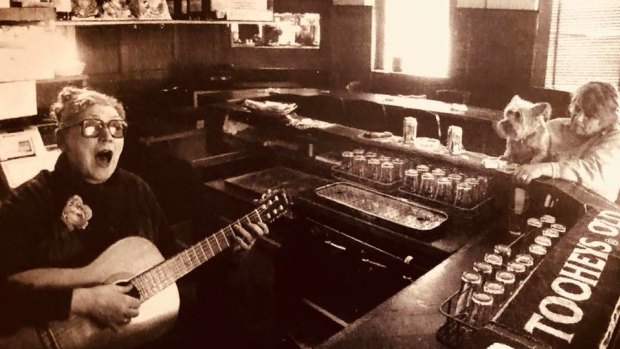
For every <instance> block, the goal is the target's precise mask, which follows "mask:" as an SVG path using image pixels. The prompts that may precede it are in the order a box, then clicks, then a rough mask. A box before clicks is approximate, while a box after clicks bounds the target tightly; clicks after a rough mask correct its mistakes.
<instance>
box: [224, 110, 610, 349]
mask: <svg viewBox="0 0 620 349" xmlns="http://www.w3.org/2000/svg"><path fill="white" fill-rule="evenodd" d="M213 107H214V108H215V109H216V110H219V111H220V112H223V113H224V114H226V115H227V116H228V117H230V118H232V119H236V120H240V121H242V122H244V123H247V124H249V125H255V126H256V125H261V124H265V121H266V120H267V124H269V125H270V126H269V127H268V128H269V129H270V130H269V131H266V129H263V131H265V132H264V133H263V132H260V133H259V135H257V134H254V135H253V136H252V137H250V138H253V137H258V138H259V139H258V140H257V139H253V141H254V142H256V141H258V142H262V145H263V146H265V145H266V147H267V148H269V143H268V141H269V140H270V139H272V137H274V134H277V133H278V132H279V134H284V133H286V134H288V137H286V139H290V138H295V137H299V138H298V139H303V140H304V142H305V143H304V144H307V142H313V141H314V142H319V141H320V142H328V141H334V140H346V141H350V142H354V143H356V144H361V145H364V146H368V147H374V148H377V149H385V150H389V151H397V152H399V153H404V154H411V155H412V156H424V157H428V158H430V159H436V160H440V161H445V162H448V163H451V164H454V165H458V166H463V167H466V168H469V169H474V170H476V171H480V173H486V174H490V175H492V176H494V177H495V178H496V179H497V180H498V181H499V182H500V183H502V184H501V185H502V186H504V187H506V186H508V187H511V186H512V184H511V175H510V174H509V173H507V172H505V171H499V170H496V169H487V168H485V167H484V166H483V164H482V159H484V158H485V157H487V156H486V155H484V154H479V153H475V152H468V151H465V152H464V153H463V154H462V155H458V156H453V155H450V154H447V153H446V152H445V151H437V150H433V151H429V150H428V149H419V148H416V147H413V146H411V145H406V144H402V142H401V141H400V140H399V139H398V137H395V138H394V139H390V140H385V139H380V140H376V139H369V138H365V137H364V136H363V134H364V133H365V132H364V131H362V130H359V129H354V128H350V127H346V126H342V125H338V124H333V125H329V126H328V127H322V128H304V129H296V128H294V127H291V126H287V125H285V124H284V123H282V122H280V121H275V122H272V121H274V120H269V119H266V118H265V116H260V115H255V114H253V113H251V112H249V111H248V110H247V109H246V108H244V107H243V106H241V105H240V104H238V103H220V104H216V105H214V106H213ZM271 126H273V127H271ZM258 127H259V126H257V128H258ZM282 130H285V132H284V133H282ZM236 137H243V135H236ZM261 137H264V138H261ZM286 139H285V140H284V142H287V141H286ZM302 143H303V142H302ZM297 150H299V149H297ZM277 151H281V149H277V150H276V152H277ZM302 151H303V149H302ZM310 155H311V156H312V157H314V158H313V159H311V161H312V162H315V163H317V162H318V163H320V162H322V161H324V159H321V157H320V156H319V154H316V157H315V154H310ZM323 165H324V166H325V165H326V164H323ZM529 189H530V190H533V191H547V192H551V193H553V194H554V195H557V196H559V197H561V200H562V201H563V202H565V203H570V207H572V208H571V210H567V211H565V212H562V213H563V214H564V215H565V216H567V217H569V218H567V219H568V220H573V221H571V222H566V223H568V224H567V225H568V226H569V227H572V228H569V229H568V231H567V232H566V234H565V235H563V236H562V239H561V240H560V243H558V246H559V247H558V248H555V249H554V250H551V252H550V253H549V255H547V256H546V257H545V258H544V259H543V260H542V262H541V263H540V264H539V266H538V267H537V268H536V269H534V272H533V273H532V274H531V275H530V279H529V280H528V281H527V282H525V283H524V284H523V285H522V287H521V288H519V289H518V291H517V292H516V293H515V295H514V296H513V297H512V298H511V299H510V302H507V304H506V305H505V306H504V307H503V308H502V310H501V311H500V313H499V314H498V315H497V316H496V317H495V318H494V319H493V321H491V322H490V323H489V325H487V326H485V327H484V328H483V329H481V330H479V331H477V333H474V335H473V337H472V338H473V339H472V340H471V341H469V342H467V343H466V344H467V345H466V347H472V348H487V347H489V346H491V345H492V344H493V343H502V344H504V345H509V348H510V347H513V348H551V347H553V348H556V347H557V348H584V347H595V346H596V347H601V348H605V347H617V345H616V342H617V341H616V335H615V333H616V332H617V328H616V319H617V314H618V312H619V311H620V305H618V304H620V303H618V301H619V296H620V287H618V286H619V284H618V281H617V275H618V274H617V273H615V272H616V271H618V270H620V252H619V248H618V241H617V240H616V239H617V237H616V235H617V234H618V230H619V229H620V206H618V205H616V204H614V203H611V202H609V201H607V200H605V199H603V198H601V197H599V196H597V195H595V194H593V193H590V192H589V191H587V190H585V189H583V188H581V187H579V186H578V185H576V184H573V183H568V182H565V181H560V180H552V179H541V180H537V181H535V182H534V183H532V184H531V185H530V186H529ZM567 207H568V206H567ZM491 226H493V225H491ZM596 237H599V238H600V239H601V241H600V242H599V241H596V243H597V244H598V243H600V245H596V244H595V243H594V242H593V240H594V239H595V238H596ZM510 239H511V237H510V236H509V235H508V234H507V232H506V231H498V230H497V229H495V226H493V227H492V228H491V229H485V228H484V227H480V229H479V231H478V233H477V234H473V235H471V236H467V239H466V240H464V241H463V242H462V243H460V244H459V246H458V249H455V250H453V251H447V252H448V253H450V255H449V257H447V259H445V260H444V261H443V262H441V263H440V264H438V265H436V266H435V267H434V268H432V270H430V271H428V272H427V273H425V274H424V275H422V276H421V277H420V278H418V279H417V280H415V281H414V282H413V283H411V284H410V285H408V286H407V287H405V288H404V289H402V290H401V291H400V292H398V293H397V294H395V295H394V296H392V297H391V298H389V299H387V300H386V301H385V302H383V303H382V304H380V305H379V306H377V307H376V308H375V309H373V310H371V311H370V312H368V313H366V314H365V315H363V316H362V317H361V318H359V319H357V320H356V321H354V322H353V323H351V324H349V325H348V326H347V327H346V328H344V329H343V330H342V331H340V332H338V333H336V334H335V335H333V336H332V337H331V338H329V339H328V340H327V341H325V342H323V343H322V344H321V345H320V346H319V348H448V347H450V346H447V345H445V344H443V343H441V342H440V341H438V339H437V336H436V334H437V331H438V329H439V328H440V327H441V326H442V325H443V324H444V323H445V322H446V318H445V317H444V316H443V315H442V314H441V313H440V311H439V307H440V305H441V304H442V303H443V302H444V301H445V300H447V299H448V298H449V297H450V296H451V295H453V294H454V293H455V292H456V291H458V289H459V285H460V278H461V274H462V272H463V271H465V270H470V269H471V266H472V264H473V262H475V261H479V260H482V258H483V257H484V254H485V253H487V252H489V251H492V250H493V246H494V245H495V244H498V243H502V244H507V243H509V242H510ZM588 242H590V243H592V246H595V245H596V246H598V247H600V248H599V250H601V251H604V252H605V253H606V254H605V256H604V257H600V258H599V257H596V258H598V259H595V257H593V256H592V255H590V257H589V258H591V260H590V261H591V262H592V263H594V261H595V260H596V261H599V262H600V263H599V265H598V267H600V268H601V269H600V270H599V271H602V270H603V269H602V268H605V273H601V274H600V275H599V277H598V279H597V280H596V281H597V282H596V283H595V282H594V281H593V282H592V283H593V285H592V287H591V288H589V289H588V290H589V291H591V299H592V301H593V302H594V301H595V303H593V304H592V306H591V307H590V304H589V303H588V304H586V303H579V302H577V301H574V300H571V301H570V302H571V304H573V303H575V304H578V305H579V309H578V310H574V308H570V307H568V309H569V310H571V309H573V310H574V311H575V314H576V315H575V314H573V315H574V317H571V316H570V315H571V314H567V313H566V310H564V313H563V314H556V315H557V317H558V318H557V319H555V320H556V322H555V323H553V324H554V326H557V328H556V327H553V326H552V325H551V324H550V323H551V321H549V319H547V321H548V322H547V323H546V324H545V325H547V327H544V326H543V325H541V324H542V323H543V322H544V320H545V318H544V316H545V315H547V316H548V315H549V314H550V313H553V311H550V310H549V309H548V308H545V306H543V304H547V303H544V302H543V300H544V301H545V302H546V301H547V300H549V299H550V300H553V299H556V298H558V297H559V296H561V295H562V294H561V293H560V294H559V295H558V294H556V295H555V297H556V298H553V297H551V295H553V294H554V291H552V290H550V284H551V282H552V280H553V278H554V277H555V276H557V275H559V273H560V271H561V269H562V268H563V267H562V265H563V263H564V262H565V261H566V260H567V258H572V259H574V258H576V257H573V255H574V254H575V253H576V252H574V251H572V252H571V250H572V249H573V248H577V247H576V246H577V245H579V246H582V245H583V244H584V243H586V245H587V243H588ZM431 245H432V244H431ZM461 246H462V247H461ZM452 252H454V253H452ZM607 257H609V258H607ZM572 259H571V260H572ZM603 260H604V261H603ZM566 263H568V262H566ZM601 263H602V265H603V266H602V267H601V265H600V264H601ZM605 263H607V266H606V267H605ZM541 275H543V278H542V279H541V278H540V277H541ZM554 275H555V276H554ZM597 275H598V274H597ZM533 280H536V281H533ZM541 280H542V283H546V284H544V285H542V284H541V285H538V284H539V283H541ZM597 284H598V285H599V287H595V286H596V285H597ZM534 286H535V287H534ZM555 286H557V285H555ZM555 286H554V287H555ZM532 287H534V288H533V290H532V289H531V288H532ZM525 289H527V291H523V292H521V290H525ZM554 290H556V289H555V288H554ZM558 292H559V291H558ZM556 293H557V292H556ZM563 295H566V294H563ZM550 297H551V298H550ZM562 299H564V298H562ZM575 299H578V298H575ZM584 299H585V298H579V300H584ZM528 302H529V303H528ZM541 302H543V303H541ZM566 302H568V301H566ZM560 303H561V302H560ZM561 304H564V305H565V304H566V303H561ZM584 305H585V306H584ZM515 307H516V309H515ZM543 308H544V309H543ZM555 310H557V309H555ZM538 312H542V313H543V317H542V320H539V322H538V325H536V323H535V322H534V325H533V326H534V329H533V330H532V329H531V326H530V331H525V329H524V325H525V324H524V323H523V319H522V318H521V317H522V316H527V317H528V318H529V319H530V320H528V321H530V322H531V321H532V318H530V317H529V314H534V313H538ZM578 312H582V313H578ZM524 314H525V315H524ZM577 315H580V316H577ZM577 318H578V319H577ZM582 318H583V321H582ZM558 319H559V320H558ZM567 319H568V320H567ZM526 320H527V319H526ZM569 320H570V321H572V323H571V325H574V326H572V327H571V326H568V325H566V324H567V323H568V322H570V321H569ZM530 325H531V323H530ZM543 328H544V329H546V330H543ZM549 328H553V329H551V330H550V329H549ZM554 330H555V332H554ZM558 333H570V334H571V336H570V337H569V336H568V335H566V336H562V335H559V334H558ZM612 335H613V336H612ZM584 345H585V346H584ZM452 347H454V346H452Z"/></svg>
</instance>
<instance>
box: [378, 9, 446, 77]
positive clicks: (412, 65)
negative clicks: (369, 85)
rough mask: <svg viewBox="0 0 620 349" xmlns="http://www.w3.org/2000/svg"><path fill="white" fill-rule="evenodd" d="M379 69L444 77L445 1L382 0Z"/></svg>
mask: <svg viewBox="0 0 620 349" xmlns="http://www.w3.org/2000/svg"><path fill="white" fill-rule="evenodd" d="M384 11H385V13H384V16H385V22H384V27H383V33H384V45H383V61H382V62H383V64H382V65H383V67H379V68H383V69H384V70H392V71H396V72H403V73H406V74H411V75H418V76H426V77H439V78H445V77H448V71H449V65H450V20H449V19H450V1H449V0H433V1H428V0H384Z"/></svg>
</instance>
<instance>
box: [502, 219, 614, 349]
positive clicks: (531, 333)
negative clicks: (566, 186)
mask: <svg viewBox="0 0 620 349" xmlns="http://www.w3.org/2000/svg"><path fill="white" fill-rule="evenodd" d="M619 241H620V212H615V211H601V212H599V213H598V214H597V215H595V216H594V215H591V216H588V217H584V218H583V219H581V220H580V221H579V222H578V223H577V224H576V225H575V226H573V228H572V229H571V230H570V231H569V232H568V233H567V234H566V235H565V236H564V237H563V238H562V239H561V240H560V241H559V242H558V243H557V245H556V246H555V247H554V248H553V249H552V250H551V251H550V252H549V254H548V255H547V256H546V257H545V259H544V260H543V261H542V263H541V264H540V265H539V266H538V268H537V269H535V270H534V272H533V273H532V275H531V276H530V278H529V280H528V281H527V282H526V283H525V284H524V285H523V287H522V288H521V289H520V290H519V292H518V293H517V294H516V295H515V297H514V298H513V299H512V300H511V302H510V303H509V304H508V306H506V307H505V309H503V311H502V312H501V313H500V315H499V317H497V318H496V320H495V322H496V323H498V324H500V325H501V326H503V327H508V328H510V329H511V330H512V331H513V332H516V333H518V334H519V335H522V336H524V337H529V338H534V339H535V340H536V341H537V342H540V343H542V344H546V345H549V346H551V347H553V348H606V347H607V345H608V344H609V343H608V342H609V340H610V338H611V335H612V333H613V330H614V328H615V326H616V323H617V317H618V313H619V308H620V304H619V296H620V252H619V250H620V248H619V246H618V242H619Z"/></svg>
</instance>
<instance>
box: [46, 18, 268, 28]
mask: <svg viewBox="0 0 620 349" xmlns="http://www.w3.org/2000/svg"><path fill="white" fill-rule="evenodd" d="M232 23H241V24H265V23H272V22H265V21H206V20H177V19H174V20H138V19H130V20H116V21H115V20H107V19H99V18H96V19H84V20H70V21H57V22H56V25H58V26H77V27H80V26H101V25H143V24H146V25H161V26H164V25H177V24H193V25H196V24H201V25H205V24H223V25H229V24H232Z"/></svg>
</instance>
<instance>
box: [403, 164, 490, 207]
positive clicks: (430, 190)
mask: <svg viewBox="0 0 620 349" xmlns="http://www.w3.org/2000/svg"><path fill="white" fill-rule="evenodd" d="M403 188H404V189H405V190H407V191H409V192H412V193H414V194H416V195H419V196H424V197H427V198H430V199H434V200H437V201H441V202H444V203H446V204H450V205H454V206H458V207H473V206H475V205H477V204H479V203H480V202H482V201H484V200H485V199H486V198H488V196H489V179H488V177H486V176H479V175H475V174H474V175H468V174H465V173H463V172H459V171H458V170H457V169H453V171H452V172H451V173H448V172H447V170H446V169H445V168H442V167H435V168H432V167H431V166H430V165H427V164H419V165H417V166H415V168H411V169H407V170H405V172H404V178H403Z"/></svg>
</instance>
